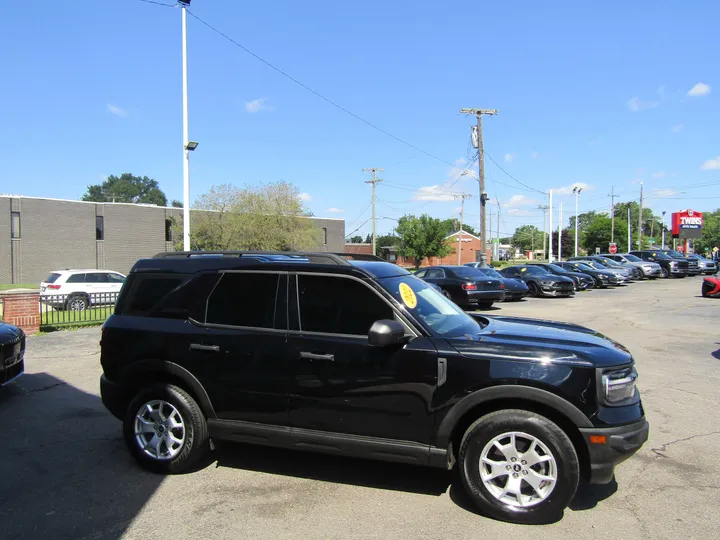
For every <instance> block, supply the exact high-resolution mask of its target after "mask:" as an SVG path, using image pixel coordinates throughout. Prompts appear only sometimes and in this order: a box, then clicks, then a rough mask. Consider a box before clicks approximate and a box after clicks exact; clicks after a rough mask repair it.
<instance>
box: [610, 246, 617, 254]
mask: <svg viewBox="0 0 720 540" xmlns="http://www.w3.org/2000/svg"><path fill="white" fill-rule="evenodd" d="M610 253H613V254H615V253H617V244H610Z"/></svg>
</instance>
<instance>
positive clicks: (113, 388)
mask: <svg viewBox="0 0 720 540" xmlns="http://www.w3.org/2000/svg"><path fill="white" fill-rule="evenodd" d="M100 398H101V399H102V402H103V405H105V408H106V409H107V410H108V411H110V413H111V414H112V415H113V416H114V417H115V418H119V419H120V420H122V419H123V417H124V416H125V407H126V405H127V399H126V398H127V396H126V395H125V392H124V391H123V389H122V388H121V387H120V385H118V384H116V383H114V382H112V381H110V380H109V379H108V378H107V377H105V375H100Z"/></svg>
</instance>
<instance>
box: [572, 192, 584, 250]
mask: <svg viewBox="0 0 720 540" xmlns="http://www.w3.org/2000/svg"><path fill="white" fill-rule="evenodd" d="M581 191H582V188H579V187H577V186H575V187H574V188H573V193H574V194H575V256H576V257H577V256H578V217H579V215H578V199H579V198H580V192H581Z"/></svg>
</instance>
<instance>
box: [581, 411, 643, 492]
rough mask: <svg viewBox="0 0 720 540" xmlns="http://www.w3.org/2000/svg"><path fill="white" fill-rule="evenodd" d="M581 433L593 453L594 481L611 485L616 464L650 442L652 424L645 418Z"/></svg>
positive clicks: (591, 480) (591, 468)
mask: <svg viewBox="0 0 720 540" xmlns="http://www.w3.org/2000/svg"><path fill="white" fill-rule="evenodd" d="M580 433H581V434H582V436H583V439H584V440H585V445H586V446H587V449H588V454H589V456H590V479H589V481H590V483H591V484H607V483H608V482H610V481H611V480H612V479H613V475H614V473H615V465H617V464H619V463H622V462H623V461H625V460H626V459H627V458H629V457H630V456H632V455H633V454H634V453H635V452H637V451H638V450H639V449H640V447H641V446H642V445H643V444H644V443H645V441H647V439H648V435H649V433H650V424H648V422H647V420H645V419H644V418H643V419H642V420H640V421H638V422H634V423H632V424H628V425H625V426H619V427H611V428H586V429H585V428H584V429H580Z"/></svg>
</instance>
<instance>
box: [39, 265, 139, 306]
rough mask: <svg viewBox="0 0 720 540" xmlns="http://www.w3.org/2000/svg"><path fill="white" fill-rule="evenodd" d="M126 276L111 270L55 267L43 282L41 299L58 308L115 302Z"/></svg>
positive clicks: (41, 284)
mask: <svg viewBox="0 0 720 540" xmlns="http://www.w3.org/2000/svg"><path fill="white" fill-rule="evenodd" d="M124 282H125V276H124V275H123V274H121V273H119V272H113V271H112V270H55V271H52V272H50V275H49V276H48V277H47V278H46V279H45V281H43V282H42V283H40V301H41V302H44V303H46V304H49V305H51V306H52V307H54V308H55V309H68V310H72V311H84V310H85V309H87V308H88V307H89V306H90V305H92V304H95V305H101V304H113V303H115V300H116V299H117V295H118V293H119V292H120V288H121V287H122V284H123V283H124Z"/></svg>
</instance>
